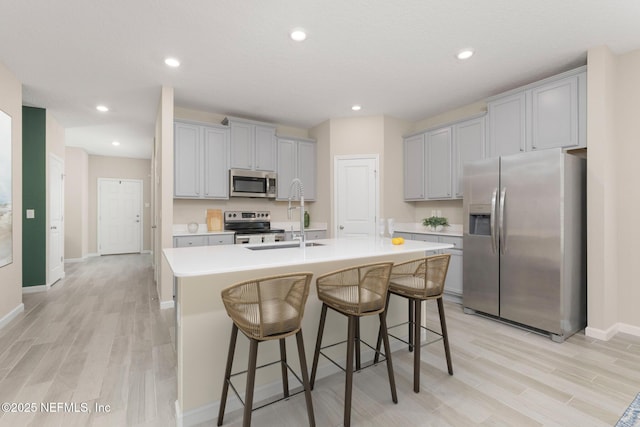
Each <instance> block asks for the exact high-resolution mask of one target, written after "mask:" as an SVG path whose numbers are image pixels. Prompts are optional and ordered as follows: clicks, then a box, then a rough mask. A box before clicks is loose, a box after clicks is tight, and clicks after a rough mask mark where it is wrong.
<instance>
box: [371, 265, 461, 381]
mask: <svg viewBox="0 0 640 427" xmlns="http://www.w3.org/2000/svg"><path fill="white" fill-rule="evenodd" d="M450 258H451V255H450V254H443V255H432V256H427V257H423V258H419V259H414V260H411V261H406V262H402V263H399V264H396V265H394V266H393V269H392V270H391V278H390V279H389V294H388V296H387V301H386V306H387V307H388V306H389V298H390V297H391V294H394V295H398V296H401V297H405V298H407V299H408V300H409V321H408V322H406V323H408V325H409V342H408V343H407V344H409V351H413V391H414V392H416V393H419V392H420V347H421V343H420V337H421V334H420V332H421V329H428V328H426V327H425V326H422V325H421V319H422V301H427V300H433V299H435V300H436V301H437V304H438V314H439V315H440V329H441V332H438V331H434V330H431V329H428V330H429V331H431V332H433V333H435V334H437V335H440V336H441V337H442V341H443V343H444V352H445V356H446V358H447V368H448V371H449V375H453V366H452V363H451V351H450V349H449V335H448V333H447V323H446V321H445V316H444V305H443V301H442V295H443V293H444V282H445V280H446V278H447V271H448V269H449V260H450ZM403 324H404V323H402V324H401V325H403ZM396 326H400V325H394V326H391V328H394V327H396ZM394 338H397V337H395V336H394ZM381 340H382V335H381V334H378V343H377V345H376V350H377V351H379V350H380V341H381ZM378 356H379V353H376V355H375V359H374V361H375V362H377V361H378Z"/></svg>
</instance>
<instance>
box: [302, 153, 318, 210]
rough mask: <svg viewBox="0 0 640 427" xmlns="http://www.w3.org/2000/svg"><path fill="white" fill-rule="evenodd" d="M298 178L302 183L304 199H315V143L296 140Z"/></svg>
mask: <svg viewBox="0 0 640 427" xmlns="http://www.w3.org/2000/svg"><path fill="white" fill-rule="evenodd" d="M298 178H300V180H301V181H302V185H304V199H305V200H315V199H316V143H315V142H308V141H298Z"/></svg>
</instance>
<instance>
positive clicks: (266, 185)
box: [229, 169, 278, 199]
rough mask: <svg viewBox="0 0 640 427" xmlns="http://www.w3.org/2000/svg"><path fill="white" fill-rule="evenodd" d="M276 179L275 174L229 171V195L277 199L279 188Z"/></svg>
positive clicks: (243, 170)
mask: <svg viewBox="0 0 640 427" xmlns="http://www.w3.org/2000/svg"><path fill="white" fill-rule="evenodd" d="M276 177H277V174H276V173H275V172H263V171H250V170H245V169H229V195H230V196H231V197H267V198H271V199H275V197H276V191H277V188H278V187H277V180H276Z"/></svg>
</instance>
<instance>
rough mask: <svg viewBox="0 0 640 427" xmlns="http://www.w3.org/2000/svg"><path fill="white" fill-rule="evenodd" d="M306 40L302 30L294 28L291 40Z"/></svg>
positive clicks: (305, 34)
mask: <svg viewBox="0 0 640 427" xmlns="http://www.w3.org/2000/svg"><path fill="white" fill-rule="evenodd" d="M306 38H307V33H306V32H305V31H304V30H303V29H302V28H295V29H294V30H292V31H291V39H292V40H295V41H297V42H301V41H303V40H304V39H306Z"/></svg>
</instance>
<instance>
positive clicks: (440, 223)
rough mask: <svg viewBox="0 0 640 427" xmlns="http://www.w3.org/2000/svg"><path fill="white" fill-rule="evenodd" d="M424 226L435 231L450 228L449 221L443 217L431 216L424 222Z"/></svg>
mask: <svg viewBox="0 0 640 427" xmlns="http://www.w3.org/2000/svg"><path fill="white" fill-rule="evenodd" d="M422 225H424V226H425V227H429V228H430V229H431V230H433V231H442V229H443V228H444V227H448V226H449V221H448V220H447V218H445V217H443V216H430V217H429V218H425V219H423V220H422Z"/></svg>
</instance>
